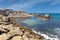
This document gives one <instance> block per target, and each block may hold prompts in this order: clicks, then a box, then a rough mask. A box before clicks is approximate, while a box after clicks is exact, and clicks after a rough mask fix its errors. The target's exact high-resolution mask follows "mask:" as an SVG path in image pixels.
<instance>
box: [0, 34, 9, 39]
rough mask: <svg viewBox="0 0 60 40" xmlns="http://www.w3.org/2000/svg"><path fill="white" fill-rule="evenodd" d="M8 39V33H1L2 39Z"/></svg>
mask: <svg viewBox="0 0 60 40" xmlns="http://www.w3.org/2000/svg"><path fill="white" fill-rule="evenodd" d="M7 39H8V37H7V34H2V35H0V40H7Z"/></svg>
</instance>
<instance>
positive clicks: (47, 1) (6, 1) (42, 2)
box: [0, 0, 60, 13]
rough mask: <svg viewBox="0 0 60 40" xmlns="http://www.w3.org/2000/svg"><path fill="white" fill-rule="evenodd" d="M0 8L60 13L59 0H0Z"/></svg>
mask: <svg viewBox="0 0 60 40" xmlns="http://www.w3.org/2000/svg"><path fill="white" fill-rule="evenodd" d="M0 9H13V10H23V11H26V12H29V13H60V0H0Z"/></svg>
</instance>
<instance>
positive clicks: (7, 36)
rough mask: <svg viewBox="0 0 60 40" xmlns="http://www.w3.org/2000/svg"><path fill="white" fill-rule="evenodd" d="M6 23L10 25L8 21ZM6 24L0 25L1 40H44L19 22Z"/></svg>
mask: <svg viewBox="0 0 60 40" xmlns="http://www.w3.org/2000/svg"><path fill="white" fill-rule="evenodd" d="M11 21H12V20H11ZM5 22H6V23H8V21H5ZM5 22H4V23H2V24H0V40H44V37H42V36H41V35H39V34H36V33H34V32H33V31H32V30H31V29H30V28H26V27H24V26H21V25H19V24H18V23H17V22H12V23H9V24H5Z"/></svg>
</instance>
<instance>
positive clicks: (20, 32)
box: [8, 27, 23, 36]
mask: <svg viewBox="0 0 60 40" xmlns="http://www.w3.org/2000/svg"><path fill="white" fill-rule="evenodd" d="M8 34H9V35H11V36H14V35H16V34H17V35H23V32H22V31H21V30H20V29H19V28H18V27H17V28H14V29H13V30H10V32H8Z"/></svg>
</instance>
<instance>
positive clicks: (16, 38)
mask: <svg viewBox="0 0 60 40" xmlns="http://www.w3.org/2000/svg"><path fill="white" fill-rule="evenodd" d="M11 40H23V39H22V37H21V36H15V37H13V38H12V39H11Z"/></svg>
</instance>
